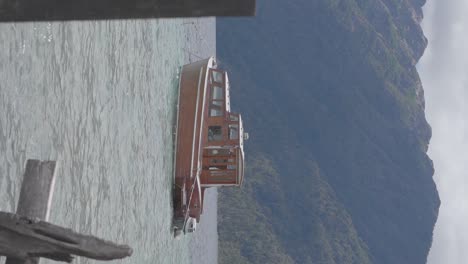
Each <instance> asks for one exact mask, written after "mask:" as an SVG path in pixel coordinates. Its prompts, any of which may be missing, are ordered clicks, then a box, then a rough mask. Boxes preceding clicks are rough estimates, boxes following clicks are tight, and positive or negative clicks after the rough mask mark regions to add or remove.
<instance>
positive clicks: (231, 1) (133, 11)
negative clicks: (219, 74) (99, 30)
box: [0, 0, 256, 22]
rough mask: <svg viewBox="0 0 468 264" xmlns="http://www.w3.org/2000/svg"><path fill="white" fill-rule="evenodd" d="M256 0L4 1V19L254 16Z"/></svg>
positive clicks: (0, 8)
mask: <svg viewBox="0 0 468 264" xmlns="http://www.w3.org/2000/svg"><path fill="white" fill-rule="evenodd" d="M255 5H256V0H0V22H10V21H54V20H96V19H135V18H163V17H201V16H254V15H255Z"/></svg>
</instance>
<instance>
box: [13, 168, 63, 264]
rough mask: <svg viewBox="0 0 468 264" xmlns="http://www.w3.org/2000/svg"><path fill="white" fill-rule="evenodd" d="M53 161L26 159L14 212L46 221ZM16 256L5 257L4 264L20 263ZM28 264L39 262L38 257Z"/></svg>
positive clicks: (49, 201)
mask: <svg viewBox="0 0 468 264" xmlns="http://www.w3.org/2000/svg"><path fill="white" fill-rule="evenodd" d="M56 165H57V163H56V162H55V161H39V160H28V161H27V162H26V170H25V171H24V175H23V184H21V192H20V197H19V201H18V206H17V209H16V213H17V214H18V215H25V216H28V217H31V218H37V219H40V220H44V221H48V220H49V213H50V204H51V202H52V196H53V193H54V183H55V169H56ZM22 263H24V261H23V260H20V259H17V258H9V259H7V261H6V263H5V264H22ZM29 263H30V264H37V263H39V258H31V259H29Z"/></svg>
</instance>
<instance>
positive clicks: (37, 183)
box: [0, 160, 132, 264]
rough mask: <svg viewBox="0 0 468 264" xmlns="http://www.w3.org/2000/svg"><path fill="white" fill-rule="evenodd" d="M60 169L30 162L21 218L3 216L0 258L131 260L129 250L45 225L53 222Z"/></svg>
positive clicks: (24, 263) (10, 263)
mask: <svg viewBox="0 0 468 264" xmlns="http://www.w3.org/2000/svg"><path fill="white" fill-rule="evenodd" d="M56 167H57V166H56V162H55V161H39V160H28V161H27V163H26V170H25V173H24V177H23V183H22V185H21V193H20V198H19V202H18V208H17V214H11V213H5V212H0V256H6V257H7V261H6V264H37V263H39V258H40V257H44V258H49V259H53V260H58V261H65V262H70V261H71V260H72V259H73V257H72V255H78V256H84V257H88V258H94V259H99V260H111V259H117V258H124V257H127V256H130V255H131V254H132V249H131V248H130V247H129V246H126V245H117V244H114V243H112V242H108V241H105V240H102V239H98V238H96V237H92V236H87V235H82V234H78V233H75V232H73V231H72V230H70V229H66V228H63V227H60V226H56V225H53V224H50V223H47V222H45V221H46V220H48V218H49V212H50V204H51V201H52V195H53V190H54V182H55V171H56ZM21 215H23V216H21Z"/></svg>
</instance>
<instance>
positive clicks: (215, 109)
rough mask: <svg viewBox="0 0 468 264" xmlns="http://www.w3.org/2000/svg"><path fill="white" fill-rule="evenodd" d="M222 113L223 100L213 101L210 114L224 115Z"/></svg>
mask: <svg viewBox="0 0 468 264" xmlns="http://www.w3.org/2000/svg"><path fill="white" fill-rule="evenodd" d="M222 115H223V101H211V104H210V116H222Z"/></svg>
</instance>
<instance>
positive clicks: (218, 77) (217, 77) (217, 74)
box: [211, 71, 224, 83]
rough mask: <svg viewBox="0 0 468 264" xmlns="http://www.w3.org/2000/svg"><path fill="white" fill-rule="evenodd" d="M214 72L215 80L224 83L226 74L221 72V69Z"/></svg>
mask: <svg viewBox="0 0 468 264" xmlns="http://www.w3.org/2000/svg"><path fill="white" fill-rule="evenodd" d="M211 73H212V74H213V80H214V81H215V82H217V83H223V76H224V74H223V73H222V72H219V71H212V72H211Z"/></svg>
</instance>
